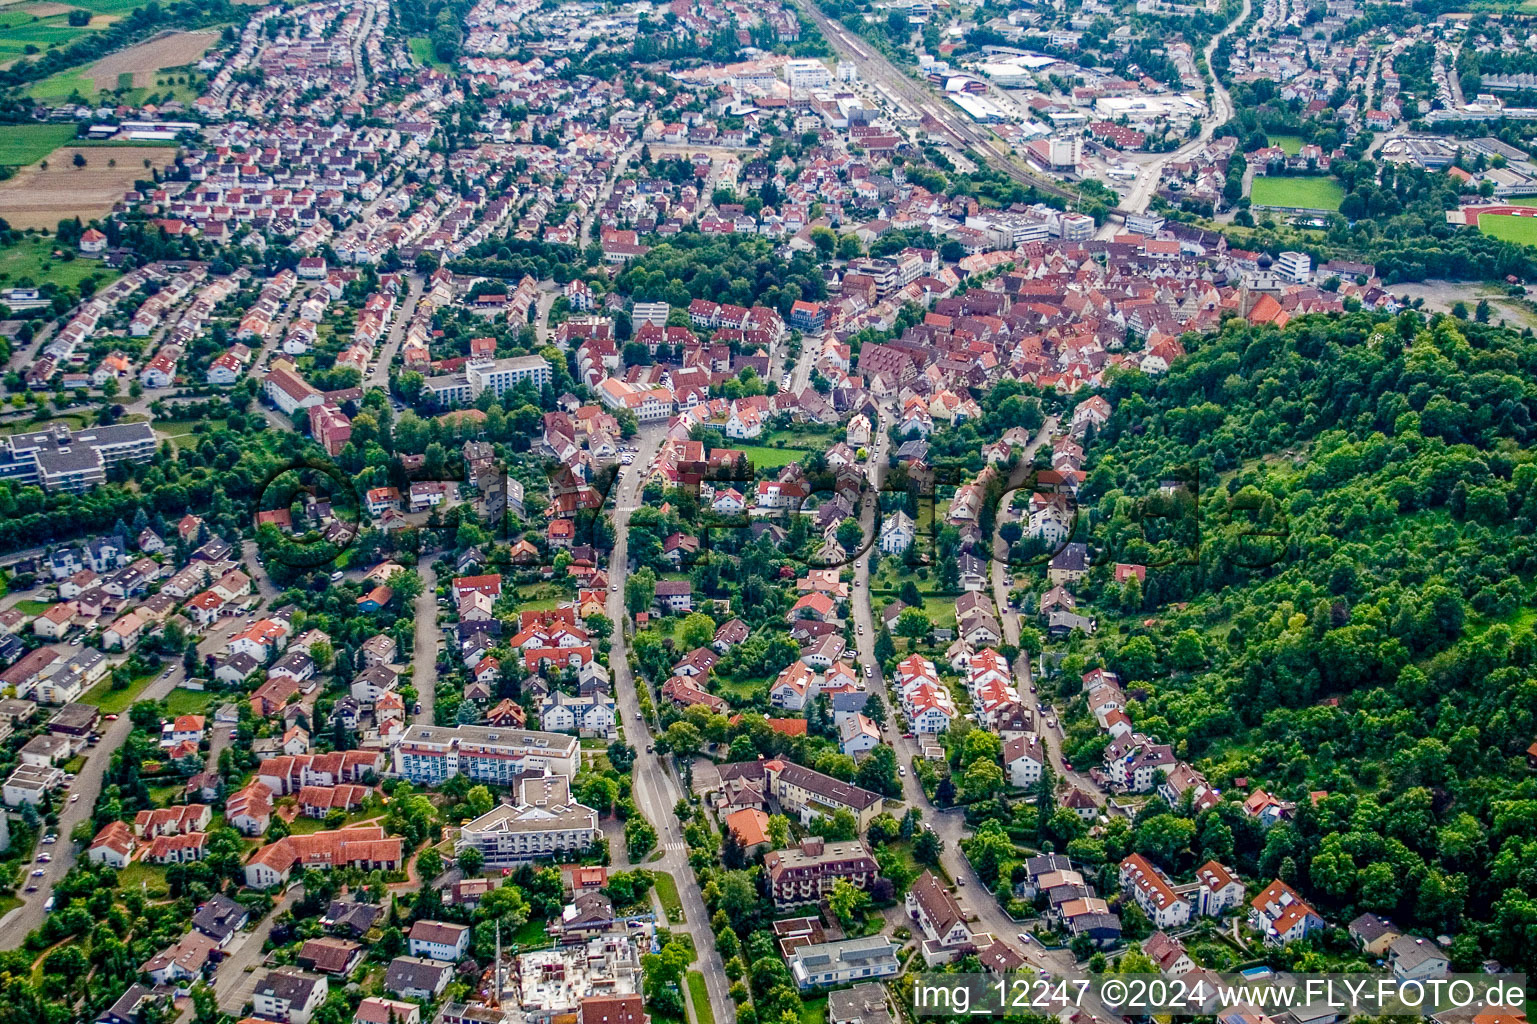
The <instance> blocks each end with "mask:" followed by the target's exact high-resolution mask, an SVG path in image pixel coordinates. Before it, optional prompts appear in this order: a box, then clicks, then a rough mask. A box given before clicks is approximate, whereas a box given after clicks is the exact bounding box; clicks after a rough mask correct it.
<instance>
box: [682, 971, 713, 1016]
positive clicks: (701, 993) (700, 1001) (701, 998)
mask: <svg viewBox="0 0 1537 1024" xmlns="http://www.w3.org/2000/svg"><path fill="white" fill-rule="evenodd" d="M688 996H689V999H690V1001H691V1002H693V1004H694V1024H715V1011H714V1010H712V1009H711V1008H710V990H709V989H708V988H706V987H705V983H704V975H703V974H700V973H699V972H698V971H689V972H688Z"/></svg>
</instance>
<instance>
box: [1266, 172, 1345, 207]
mask: <svg viewBox="0 0 1537 1024" xmlns="http://www.w3.org/2000/svg"><path fill="white" fill-rule="evenodd" d="M1249 198H1250V199H1251V200H1252V201H1253V203H1254V205H1255V206H1284V207H1299V208H1305V209H1309V210H1338V209H1339V208H1340V203H1341V202H1342V201H1343V200H1344V198H1345V189H1344V187H1343V186H1342V185H1341V184H1340V183H1339V182H1338V181H1336V180H1335V179H1333V178H1285V177H1256V178H1255V179H1254V187H1253V188H1252V189H1251V190H1250V193H1249Z"/></svg>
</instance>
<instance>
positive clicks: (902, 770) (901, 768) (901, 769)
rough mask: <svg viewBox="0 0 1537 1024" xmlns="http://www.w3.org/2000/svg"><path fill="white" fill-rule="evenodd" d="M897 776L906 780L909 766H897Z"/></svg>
mask: <svg viewBox="0 0 1537 1024" xmlns="http://www.w3.org/2000/svg"><path fill="white" fill-rule="evenodd" d="M897 774H898V775H900V776H901V777H902V778H904V779H905V778H907V766H906V765H901V764H899V765H897Z"/></svg>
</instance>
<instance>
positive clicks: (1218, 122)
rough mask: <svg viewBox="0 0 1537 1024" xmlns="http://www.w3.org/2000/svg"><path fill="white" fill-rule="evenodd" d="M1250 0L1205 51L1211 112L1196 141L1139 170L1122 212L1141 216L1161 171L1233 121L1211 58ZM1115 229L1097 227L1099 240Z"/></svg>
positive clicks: (1238, 22) (1244, 14) (1245, 18)
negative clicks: (1209, 76) (1210, 92)
mask: <svg viewBox="0 0 1537 1024" xmlns="http://www.w3.org/2000/svg"><path fill="white" fill-rule="evenodd" d="M1252 6H1253V0H1243V10H1242V11H1240V12H1239V14H1238V17H1237V18H1235V19H1233V20H1232V21H1230V22H1229V23H1228V25H1227V27H1226V28H1224V29H1223V30H1222V31H1221V32H1218V33H1217V34H1216V35H1214V36H1212V37H1211V41H1210V42H1209V43H1207V44H1206V50H1205V51H1204V55H1205V59H1206V68H1207V73H1208V74H1210V75H1211V80H1212V102H1211V112H1210V113H1208V114H1207V115H1206V117H1205V118H1203V119H1202V121H1201V132H1200V134H1199V135H1197V136H1196V137H1195V138H1193V139H1191V140H1190V141H1189V142H1187V143H1185V144H1184V145H1183V146H1181V147H1179V148H1178V149H1176V150H1174V151H1173V152H1170V153H1161V154H1159V155H1158V156H1157V157H1156V158H1155V159H1153V160H1152V161H1150V162H1148V163H1147V164H1144V165H1143V167H1142V170H1141V171H1139V172H1138V173H1137V180H1136V182H1135V183H1133V184H1132V187H1131V191H1130V192H1128V193H1127V194H1126V198H1125V199H1124V200H1123V201H1122V203H1121V209H1123V210H1126V211H1127V212H1129V213H1141V212H1142V211H1144V210H1146V209H1147V204H1148V203H1150V202H1152V199H1153V193H1154V192H1156V191H1157V189H1158V182H1159V181H1160V180H1161V179H1162V178H1163V172H1164V168H1166V167H1168V166H1169V164H1171V163H1173V162H1174V161H1176V160H1184V159H1186V158H1188V157H1191V156H1194V155H1195V154H1196V153H1197V152H1199V151H1200V150H1201V149H1203V148H1205V146H1206V144H1207V143H1208V142H1210V141H1211V137H1212V135H1213V134H1214V133H1215V132H1216V130H1217V129H1218V128H1219V127H1220V126H1222V125H1224V124H1227V122H1228V121H1230V120H1232V118H1233V97H1232V96H1231V95H1230V94H1229V93H1228V91H1227V87H1226V86H1224V85H1223V84H1222V81H1221V79H1219V78H1218V77H1217V76H1216V74H1215V73H1214V72H1212V71H1211V58H1212V54H1214V53H1216V52H1217V47H1218V46H1220V45H1221V44H1222V40H1224V39H1226V38H1227V37H1228V36H1229V35H1231V34H1232V33H1233V32H1234V31H1236V30H1237V29H1238V27H1239V26H1240V25H1242V24H1243V23H1244V22H1246V21H1248V20H1249V12H1250V10H1251V9H1252ZM1114 230H1115V229H1114V227H1113V226H1112V225H1111V224H1110V222H1109V221H1106V222H1105V223H1104V224H1103V225H1101V226H1100V230H1099V237H1101V238H1108V237H1110V236H1111V235H1112V234H1114Z"/></svg>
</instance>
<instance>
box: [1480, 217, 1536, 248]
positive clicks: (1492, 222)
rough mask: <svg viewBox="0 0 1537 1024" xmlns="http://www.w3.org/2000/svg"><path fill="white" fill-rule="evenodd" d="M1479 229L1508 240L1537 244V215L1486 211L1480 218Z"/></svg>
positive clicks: (1523, 243) (1522, 243)
mask: <svg viewBox="0 0 1537 1024" xmlns="http://www.w3.org/2000/svg"><path fill="white" fill-rule="evenodd" d="M1478 230H1480V231H1482V232H1483V233H1484V234H1486V235H1489V236H1490V237H1492V238H1498V239H1501V240H1503V241H1506V242H1519V243H1520V244H1521V245H1537V217H1518V216H1517V215H1515V214H1513V213H1486V214H1484V215H1483V216H1482V217H1479V218H1478Z"/></svg>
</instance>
